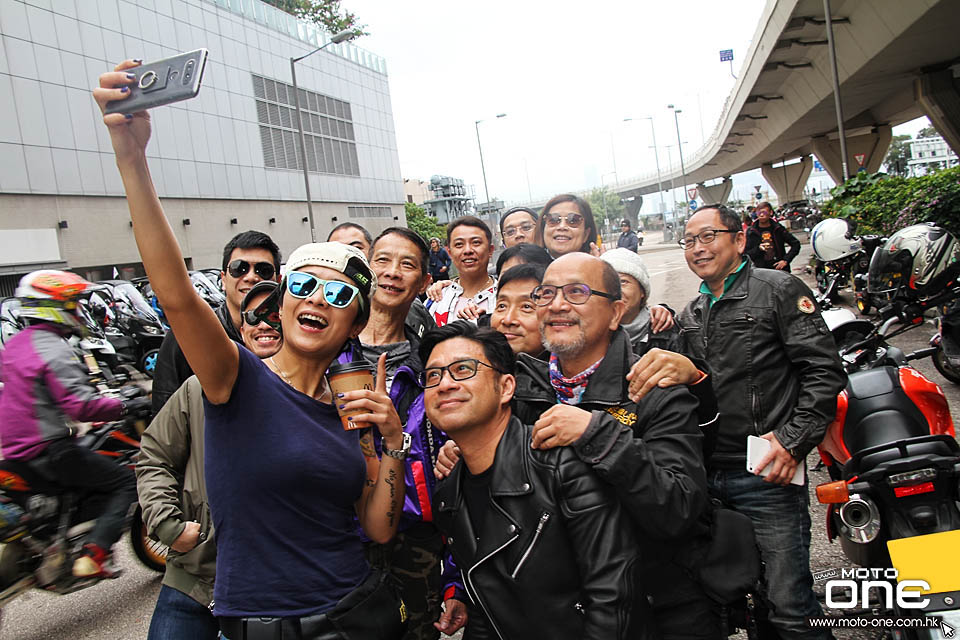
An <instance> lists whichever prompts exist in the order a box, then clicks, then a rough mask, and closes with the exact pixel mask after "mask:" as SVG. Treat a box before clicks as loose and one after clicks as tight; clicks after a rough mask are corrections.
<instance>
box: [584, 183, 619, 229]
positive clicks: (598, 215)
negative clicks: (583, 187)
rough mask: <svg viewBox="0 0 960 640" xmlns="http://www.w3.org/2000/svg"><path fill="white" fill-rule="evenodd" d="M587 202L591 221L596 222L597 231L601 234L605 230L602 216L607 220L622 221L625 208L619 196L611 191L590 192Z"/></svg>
mask: <svg viewBox="0 0 960 640" xmlns="http://www.w3.org/2000/svg"><path fill="white" fill-rule="evenodd" d="M587 202H588V203H589V204H590V208H591V209H593V219H594V220H596V222H597V229H600V230H601V232H602V230H603V229H604V228H605V227H604V224H603V219H604V216H606V219H607V220H621V219H623V214H624V211H625V210H626V207H625V206H624V204H623V202H622V201H621V200H620V194H619V193H615V192H613V191H611V190H610V189H608V188H607V187H602V188H599V189H594V190H593V191H591V192H590V195H588V196H587Z"/></svg>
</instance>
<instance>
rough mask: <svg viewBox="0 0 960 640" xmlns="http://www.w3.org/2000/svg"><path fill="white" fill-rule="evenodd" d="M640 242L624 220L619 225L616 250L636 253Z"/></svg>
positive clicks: (628, 223) (628, 222)
mask: <svg viewBox="0 0 960 640" xmlns="http://www.w3.org/2000/svg"><path fill="white" fill-rule="evenodd" d="M639 246H640V242H639V241H638V240H637V234H635V233H634V232H633V230H632V229H631V228H630V221H629V220H627V219H626V218H624V219H623V222H621V223H620V238H618V239H617V248H623V249H628V250H630V251H633V252H634V253H636V251H637V248H638V247H639Z"/></svg>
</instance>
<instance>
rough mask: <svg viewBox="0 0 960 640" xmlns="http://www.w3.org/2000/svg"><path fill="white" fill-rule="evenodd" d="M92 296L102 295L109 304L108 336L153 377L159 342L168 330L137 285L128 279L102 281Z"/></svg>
mask: <svg viewBox="0 0 960 640" xmlns="http://www.w3.org/2000/svg"><path fill="white" fill-rule="evenodd" d="M97 284H98V285H100V287H98V288H97V289H96V290H95V292H94V293H92V294H91V298H93V297H94V296H100V297H103V298H104V302H105V304H106V306H107V307H108V311H111V312H112V313H107V315H106V318H105V320H108V321H107V322H105V324H104V330H105V332H106V335H107V339H108V340H109V341H110V342H111V343H112V344H113V345H114V347H115V348H116V349H117V351H118V352H120V353H123V354H125V355H127V356H128V357H129V358H130V359H131V360H132V361H133V362H134V365H135V366H136V367H137V369H139V370H140V371H142V372H144V373H145V374H147V375H148V376H151V377H152V376H153V371H154V369H156V366H157V356H158V355H159V353H160V344H161V343H162V342H163V336H164V334H165V333H166V330H165V329H164V326H163V323H162V322H161V321H160V318H159V317H158V316H157V314H156V313H155V312H154V310H153V308H152V307H151V306H150V304H149V303H148V302H147V301H146V299H144V297H143V296H142V295H141V294H140V292H139V291H138V290H137V288H136V287H134V286H133V285H132V284H131V283H130V282H127V281H126V280H102V281H100V282H98V283H97Z"/></svg>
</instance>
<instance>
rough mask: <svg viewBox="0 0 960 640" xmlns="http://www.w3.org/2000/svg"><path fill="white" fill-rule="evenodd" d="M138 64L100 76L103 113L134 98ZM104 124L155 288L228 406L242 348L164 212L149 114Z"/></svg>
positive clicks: (210, 387)
mask: <svg viewBox="0 0 960 640" xmlns="http://www.w3.org/2000/svg"><path fill="white" fill-rule="evenodd" d="M139 64H140V62H139V61H134V60H126V61H124V62H121V63H120V64H118V65H117V66H116V68H115V70H114V71H112V72H109V73H104V74H102V75H101V76H100V86H99V87H97V88H96V89H94V90H93V97H94V99H95V100H96V101H97V104H98V105H100V110H101V111H103V110H104V109H105V107H106V104H107V102H109V101H111V100H122V99H124V98H127V97H129V96H130V92H129V90H128V89H127V85H131V84H133V82H134V80H135V76H134V75H133V74H131V73H128V71H129V70H130V69H133V68H135V67H137V66H139ZM115 87H121V88H115ZM103 123H104V124H105V125H106V126H107V129H108V130H109V132H110V140H111V142H112V143H113V151H114V153H115V154H116V157H117V168H118V169H119V170H120V177H121V179H122V180H123V188H124V191H126V194H127V206H128V207H129V208H130V219H131V220H132V221H133V233H134V237H135V238H136V240H137V248H138V249H139V250H140V258H141V260H143V266H144V269H146V272H147V277H148V278H149V279H150V285H151V286H152V287H153V291H154V293H156V295H157V299H158V300H159V301H160V304H161V305H162V306H163V310H164V312H165V313H166V316H167V319H168V321H169V322H170V327H171V328H172V329H173V332H174V333H175V334H176V336H177V341H178V342H179V343H180V348H181V349H182V350H183V354H184V355H185V356H186V358H187V362H189V363H190V366H191V367H192V368H193V371H194V373H196V375H197V378H199V379H200V384H201V386H202V387H203V390H204V393H205V394H206V396H207V398H208V399H209V400H210V401H211V402H213V403H215V404H221V403H224V402H226V401H227V400H229V399H230V391H231V389H232V388H233V383H234V381H235V380H236V378H237V368H238V365H239V355H238V353H237V346H236V345H235V344H234V343H233V342H232V341H231V340H230V338H228V337H227V334H226V332H224V330H223V327H222V326H221V325H220V321H219V320H217V317H216V315H214V313H213V310H212V309H211V308H210V306H209V305H208V304H207V303H206V302H204V301H203V299H201V298H200V296H199V295H197V292H196V290H195V289H194V288H193V284H192V283H191V282H190V276H189V275H188V274H187V269H186V266H185V265H184V261H183V254H182V253H181V252H180V246H179V245H178V244H177V239H176V237H175V236H174V235H173V230H172V229H171V228H170V224H169V222H167V218H166V216H164V214H163V208H162V207H161V205H160V199H159V198H158V197H157V192H156V190H155V189H154V186H153V179H152V178H151V177H150V170H149V168H148V167H147V154H146V149H147V142H149V140H150V115H149V114H148V113H147V112H146V111H141V112H139V113H134V114H120V113H114V114H109V115H104V116H103Z"/></svg>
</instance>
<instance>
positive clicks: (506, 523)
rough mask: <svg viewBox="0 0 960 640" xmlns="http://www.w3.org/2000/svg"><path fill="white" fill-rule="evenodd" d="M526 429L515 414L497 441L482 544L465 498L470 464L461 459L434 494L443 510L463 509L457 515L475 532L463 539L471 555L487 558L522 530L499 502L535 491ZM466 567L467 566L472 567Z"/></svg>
mask: <svg viewBox="0 0 960 640" xmlns="http://www.w3.org/2000/svg"><path fill="white" fill-rule="evenodd" d="M524 433H526V430H525V429H524V428H523V425H522V424H520V421H519V420H518V419H517V418H516V417H513V416H511V418H510V422H509V424H507V428H506V429H505V430H504V432H503V437H501V438H500V443H499V444H498V445H497V453H496V455H495V457H494V460H493V466H492V467H491V472H490V498H491V508H490V509H489V511H488V512H487V516H486V518H485V520H484V526H483V531H481V532H480V536H479V538H480V541H481V542H480V545H479V546H478V545H477V541H476V539H477V537H478V536H477V535H476V532H475V531H473V525H472V522H471V520H470V516H469V513H468V511H467V504H466V501H465V500H464V499H463V494H462V491H461V489H462V485H463V479H464V476H465V474H466V473H467V468H466V464H465V463H463V462H461V463H460V464H458V465H457V466H455V467H454V468H453V471H452V472H451V473H450V476H449V477H448V478H447V479H446V481H444V482H441V483H440V485H439V486H438V487H437V489H436V492H435V494H434V502H435V503H436V504H437V508H438V510H439V511H440V512H451V511H459V513H457V514H456V515H455V518H456V520H457V521H459V522H461V523H462V525H463V527H464V529H463V530H468V531H470V532H471V535H470V536H469V539H468V540H460V541H459V542H461V543H463V544H465V545H467V547H468V552H469V555H470V556H471V557H473V558H477V559H480V558H485V557H486V556H488V555H489V554H491V553H494V552H495V551H496V550H497V549H499V548H500V547H502V546H503V545H505V544H507V543H509V542H510V540H511V537H515V536H516V534H517V533H518V532H519V530H520V524H519V523H518V522H517V521H516V520H514V519H513V518H512V517H511V516H510V515H509V514H508V513H507V512H506V511H504V510H503V509H502V508H500V506H499V505H498V504H497V498H498V497H500V496H522V495H527V494H529V493H532V492H533V486H532V484H531V482H530V467H529V464H530V463H529V460H528V457H527V456H525V455H523V452H524V448H527V449H529V447H530V444H529V443H528V442H524V441H523V439H524ZM469 568H470V567H465V568H464V569H469Z"/></svg>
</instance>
